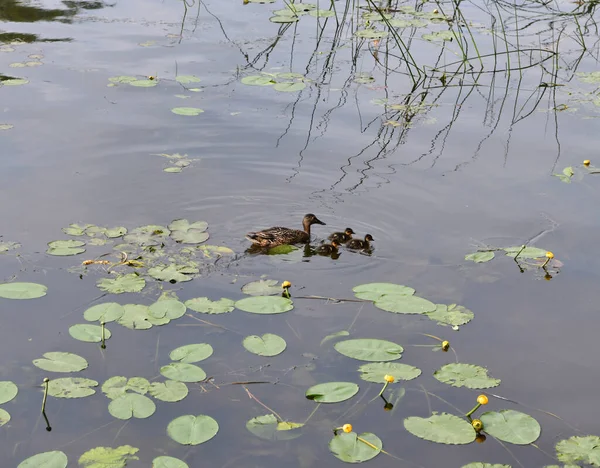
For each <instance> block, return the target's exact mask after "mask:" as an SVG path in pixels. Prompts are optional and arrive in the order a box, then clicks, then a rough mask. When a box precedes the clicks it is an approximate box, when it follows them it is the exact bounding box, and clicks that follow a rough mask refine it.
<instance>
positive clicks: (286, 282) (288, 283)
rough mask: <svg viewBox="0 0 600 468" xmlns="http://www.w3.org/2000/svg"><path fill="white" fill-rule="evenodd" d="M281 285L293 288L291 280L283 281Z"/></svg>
mask: <svg viewBox="0 0 600 468" xmlns="http://www.w3.org/2000/svg"><path fill="white" fill-rule="evenodd" d="M281 287H282V288H283V289H287V288H291V287H292V283H290V282H289V281H284V282H283V283H281Z"/></svg>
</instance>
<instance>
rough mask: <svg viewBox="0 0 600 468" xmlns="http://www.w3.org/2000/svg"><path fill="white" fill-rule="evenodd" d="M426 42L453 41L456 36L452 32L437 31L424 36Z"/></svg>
mask: <svg viewBox="0 0 600 468" xmlns="http://www.w3.org/2000/svg"><path fill="white" fill-rule="evenodd" d="M421 37H422V38H423V39H424V40H426V41H431V42H435V41H451V40H452V39H454V34H453V33H452V31H436V32H432V33H428V34H423V35H422V36H421Z"/></svg>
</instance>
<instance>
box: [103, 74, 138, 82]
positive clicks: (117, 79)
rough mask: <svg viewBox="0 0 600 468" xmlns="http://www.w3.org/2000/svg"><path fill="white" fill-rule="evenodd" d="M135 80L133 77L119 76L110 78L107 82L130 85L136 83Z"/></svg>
mask: <svg viewBox="0 0 600 468" xmlns="http://www.w3.org/2000/svg"><path fill="white" fill-rule="evenodd" d="M136 80H137V78H136V77H135V76H128V75H121V76H111V77H110V78H109V79H108V81H110V82H111V83H131V82H132V81H136Z"/></svg>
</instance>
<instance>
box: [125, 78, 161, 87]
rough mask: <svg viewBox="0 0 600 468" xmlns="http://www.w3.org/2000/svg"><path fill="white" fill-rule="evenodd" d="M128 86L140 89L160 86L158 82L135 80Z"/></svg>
mask: <svg viewBox="0 0 600 468" xmlns="http://www.w3.org/2000/svg"><path fill="white" fill-rule="evenodd" d="M128 84H130V85H131V86H137V87H138V88H153V87H154V86H156V85H157V84H158V80H156V79H154V80H134V81H130V82H129V83H128Z"/></svg>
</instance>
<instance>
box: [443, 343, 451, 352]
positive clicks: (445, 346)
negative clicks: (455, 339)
mask: <svg viewBox="0 0 600 468" xmlns="http://www.w3.org/2000/svg"><path fill="white" fill-rule="evenodd" d="M448 349H450V342H449V341H442V351H444V352H445V351H448Z"/></svg>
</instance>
